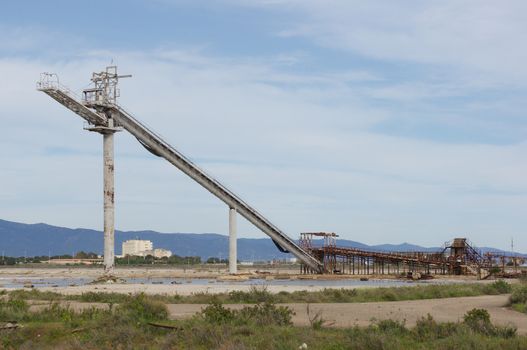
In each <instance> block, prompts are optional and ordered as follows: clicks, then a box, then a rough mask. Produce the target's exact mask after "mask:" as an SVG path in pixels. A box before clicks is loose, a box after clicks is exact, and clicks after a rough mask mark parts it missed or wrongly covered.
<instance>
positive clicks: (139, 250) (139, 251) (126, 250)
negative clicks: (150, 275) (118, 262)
mask: <svg viewBox="0 0 527 350" xmlns="http://www.w3.org/2000/svg"><path fill="white" fill-rule="evenodd" d="M127 255H130V256H148V255H152V256H153V257H154V258H157V259H160V258H165V257H166V258H170V257H171V256H172V252H171V251H170V250H168V249H161V248H156V249H154V244H153V243H152V241H147V240H142V239H130V240H128V241H124V242H123V254H122V255H121V256H122V257H125V256H127Z"/></svg>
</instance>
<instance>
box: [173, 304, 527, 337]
mask: <svg viewBox="0 0 527 350" xmlns="http://www.w3.org/2000/svg"><path fill="white" fill-rule="evenodd" d="M508 297H509V296H508V295H485V296H479V297H462V298H448V299H427V300H411V301H394V302H375V303H338V304H337V303H332V304H310V306H309V307H310V311H311V315H314V314H316V313H317V312H320V313H321V316H322V318H324V319H325V320H327V321H328V322H329V323H333V324H334V326H337V327H350V326H353V325H358V326H367V325H369V324H370V323H371V320H372V318H375V319H378V320H382V319H394V320H400V321H403V320H406V324H407V325H408V326H414V325H415V322H416V320H418V319H419V318H421V317H422V316H426V315H427V314H428V313H429V314H430V315H432V316H433V317H434V319H435V320H437V321H441V322H447V321H452V322H456V321H458V320H462V319H463V315H464V314H465V313H466V312H467V311H469V310H471V309H473V308H483V309H487V310H488V311H489V313H490V316H491V320H492V322H494V323H495V324H498V325H507V324H513V325H514V326H516V327H517V328H518V333H520V334H527V315H526V314H522V313H519V312H516V311H513V310H511V309H509V308H507V307H505V306H504V305H505V304H506V303H507V300H508ZM284 305H286V306H289V307H290V308H291V309H293V310H294V311H295V313H296V315H295V316H294V317H293V323H294V324H295V325H308V324H309V318H308V316H307V304H304V303H301V304H284ZM204 306H205V305H196V304H194V305H193V304H170V305H168V308H169V311H170V316H171V317H172V318H174V319H177V318H184V317H190V316H192V315H194V314H195V313H197V312H199V311H200V310H201V308H202V307H204ZM226 306H228V307H231V308H241V307H243V305H226Z"/></svg>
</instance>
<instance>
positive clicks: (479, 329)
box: [0, 294, 527, 349]
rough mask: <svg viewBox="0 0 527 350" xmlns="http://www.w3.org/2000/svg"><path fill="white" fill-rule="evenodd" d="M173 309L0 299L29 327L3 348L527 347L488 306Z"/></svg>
mask: <svg viewBox="0 0 527 350" xmlns="http://www.w3.org/2000/svg"><path fill="white" fill-rule="evenodd" d="M167 314H168V313H167V309H166V306H165V305H164V304H163V303H161V302H160V301H159V300H157V299H152V298H150V297H147V296H145V295H143V294H140V295H136V296H129V299H127V300H126V301H124V302H123V303H121V304H120V305H119V306H117V307H115V308H111V309H108V310H95V309H88V310H85V311H82V312H72V310H70V309H69V308H64V307H61V306H60V305H59V304H57V303H56V302H50V304H49V305H48V306H47V307H46V308H45V309H44V310H41V311H39V312H37V313H33V312H29V308H28V305H27V303H26V302H25V301H23V300H21V299H11V298H8V299H6V300H1V301H0V315H2V318H3V317H4V316H5V317H9V318H13V317H15V318H16V321H18V322H19V323H20V324H22V325H23V326H24V327H22V328H18V329H16V330H10V331H0V332H2V333H0V348H5V349H19V348H25V349H32V348H38V349H40V348H59V349H70V348H71V349H77V348H83V349H172V348H176V349H218V348H221V349H298V348H299V346H302V344H306V345H307V348H308V349H349V348H356V349H412V348H415V349H478V348H481V349H523V348H527V337H525V336H518V335H516V332H515V330H514V329H513V328H508V327H497V326H495V325H493V324H492V323H491V320H490V318H489V316H488V313H487V312H486V311H485V310H478V309H475V310H471V311H470V312H468V313H467V314H466V315H465V317H464V319H463V321H461V322H457V323H439V322H436V321H435V320H434V319H433V318H432V317H431V316H428V317H425V318H422V319H421V320H419V321H418V322H417V325H416V326H415V327H412V328H408V327H407V326H406V325H405V324H404V323H403V322H398V321H393V320H383V321H378V322H373V323H372V324H371V325H370V326H368V327H364V328H358V327H353V328H326V327H294V326H292V325H291V317H292V312H291V310H290V309H288V308H287V307H283V306H276V305H274V304H273V303H269V302H264V303H257V304H255V305H253V306H246V307H244V308H242V309H240V310H229V309H227V308H224V307H223V305H222V304H221V303H217V302H216V303H213V304H210V305H209V306H208V307H206V308H204V309H203V311H202V312H201V314H198V315H196V316H194V317H192V318H191V319H186V320H179V321H170V320H168V319H167ZM2 321H4V319H2ZM12 321H14V319H13V320H12ZM152 323H155V324H159V323H162V324H165V325H170V326H172V329H166V328H158V327H153V326H152V325H151V324H152Z"/></svg>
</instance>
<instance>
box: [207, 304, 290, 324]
mask: <svg viewBox="0 0 527 350" xmlns="http://www.w3.org/2000/svg"><path fill="white" fill-rule="evenodd" d="M293 314H294V313H293V311H292V310H291V309H290V308H288V307H285V306H276V305H275V304H272V303H263V304H256V305H254V306H245V307H243V308H242V309H241V310H230V309H228V308H225V307H224V306H223V305H222V304H221V303H219V302H213V303H211V304H210V305H208V306H207V307H206V308H204V309H203V310H202V311H201V317H202V318H203V319H204V320H205V321H207V322H209V323H213V324H227V323H233V324H238V325H242V324H254V325H258V326H270V325H275V326H286V325H290V324H291V318H292V315H293Z"/></svg>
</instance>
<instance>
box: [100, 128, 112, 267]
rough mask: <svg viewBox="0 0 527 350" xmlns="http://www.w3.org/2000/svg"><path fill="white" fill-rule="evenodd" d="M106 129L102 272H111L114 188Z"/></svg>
mask: <svg viewBox="0 0 527 350" xmlns="http://www.w3.org/2000/svg"><path fill="white" fill-rule="evenodd" d="M114 133H115V131H113V130H107V132H104V133H102V134H103V158H104V166H103V168H104V169H103V181H104V189H103V191H104V273H105V274H106V275H111V274H113V269H114V264H115V243H114V241H115V214H114V211H115V203H114V200H115V192H114V191H115V190H114V156H113V134H114Z"/></svg>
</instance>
